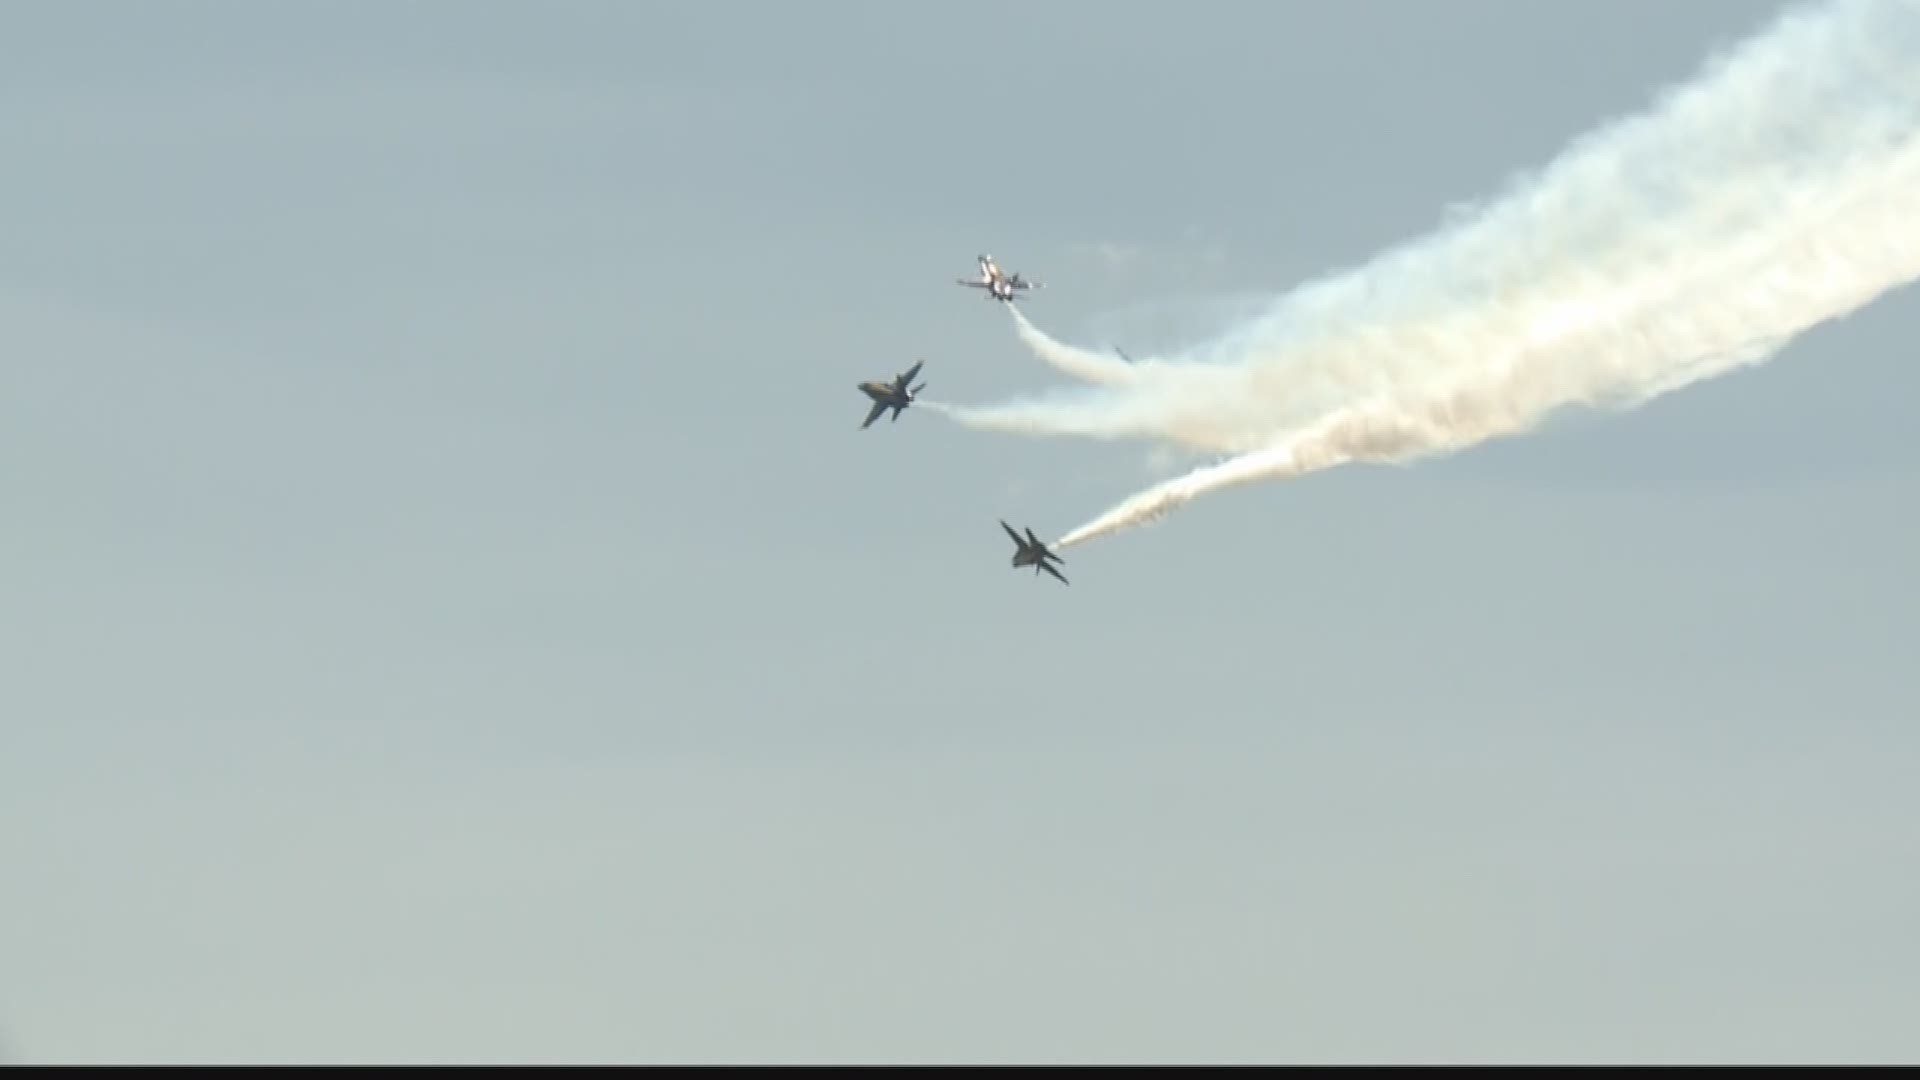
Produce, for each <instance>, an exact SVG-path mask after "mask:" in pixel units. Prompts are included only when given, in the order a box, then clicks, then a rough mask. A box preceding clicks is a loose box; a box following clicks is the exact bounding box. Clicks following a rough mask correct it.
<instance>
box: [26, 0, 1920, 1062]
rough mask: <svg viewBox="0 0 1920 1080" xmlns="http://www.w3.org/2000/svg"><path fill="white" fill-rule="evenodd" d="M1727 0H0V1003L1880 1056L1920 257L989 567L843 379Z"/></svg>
mask: <svg viewBox="0 0 1920 1080" xmlns="http://www.w3.org/2000/svg"><path fill="white" fill-rule="evenodd" d="M1770 11H1771V6H1770V5H1766V4H1761V3H1754V2H1712V3H1709V2H1705V0H1702V2H1697V3H1688V4H1671V3H1667V2H1665V0H1661V2H1658V3H1655V2H1650V0H1648V2H1635V3H1622V2H1618V0H1611V2H1608V3H1604V4H1603V3H1590V4H1585V5H1574V4H1538V3H1531V2H1524V0H1505V2H1498V3H1491V2H1482V0H1473V2H1468V0H1452V2H1449V3H1446V4H1422V3H1412V2H1393V3H1387V2H1374V3H1359V2H1355V3H1342V4H1332V3H1312V4H1310V3H1291V4H1272V3H1252V2H1249V3H1245V4H1223V3H1199V4H1192V3H1183V4H1176V5H1165V4H1153V5H1148V4H1141V5H1137V6H1133V7H1126V6H1122V5H1118V4H1111V3H1093V2H1063V0H1045V2H1040V0H1034V2H1028V3H1020V4H1012V3H986V4H973V3H969V4H939V5H933V4H905V3H898V2H888V3H880V2H874V3H867V4H846V3H827V2H814V3H808V4H805V5H801V4H794V5H790V6H771V5H767V6H762V5H759V4H745V5H743V4H725V3H708V4H702V5H672V6H669V5H665V4H642V3H621V2H615V0H603V2H597V3H587V2H553V3H537V4H536V3H521V4H503V3H478V2H473V3H469V2H453V0H445V2H437V3H430V2H422V3H407V4H395V3H390V2H384V0H383V2H378V3H376V2H372V0H366V2H357V3H356V2H347V0H331V2H326V3H318V2H309V3H276V4H260V3H255V2H251V0H247V2H239V0H235V2H231V3H203V2H190V0H175V2H172V3H167V4H144V3H131V2H128V3H84V2H75V3H65V4H53V3H0V14H3V15H4V23H5V25H6V26H7V27H8V32H7V34H6V35H5V37H4V39H0V160H3V161H4V162H5V174H4V180H0V239H3V240H4V252H5V254H4V257H0V495H3V496H4V502H5V507H6V514H5V526H4V528H0V557H3V558H4V568H5V569H4V570H3V571H0V655H4V656H5V657H6V664H5V669H4V677H0V718H3V719H4V723H3V724H0V858H4V865H5V867H6V877H5V888H4V891H3V892H0V915H4V918H0V1058H4V1059H9V1060H15V1061H37V1062H140V1061H202V1062H233V1061H266V1062H308V1061H311V1062H337V1061H342V1062H374V1061H399V1062H435V1061H441V1062H488V1061H492V1062H560V1061H578V1062H604V1061H630V1062H672V1061H697V1062H715V1061H736V1062H744V1061H772V1062H801V1061H838V1062H882V1061H903V1062H1010V1061H1060V1062H1096V1061H1122V1062H1159V1061H1201V1062H1209V1061H1270V1062H1306V1061H1479V1062H1495V1061H1523V1060H1535V1061H1568V1062H1587V1061H1616V1062H1617V1061H1625V1062H1649V1061H1706V1062H1712V1061H1755V1062H1774V1061H1846V1062H1853V1061H1905V1062H1912V1061H1915V1060H1917V1059H1920V1025H1916V1024H1915V1023H1914V1018H1915V1017H1916V1016H1920V933H1917V932H1916V929H1915V928H1916V921H1915V912H1916V911H1920V826H1917V825H1916V822H1920V785H1917V784H1916V783H1915V782H1914V777H1915V776H1916V775H1920V708H1916V697H1917V696H1920V695H1917V693H1916V687H1915V682H1914V670H1915V669H1914V661H1913V647H1914V642H1915V641H1916V640H1920V566H1917V564H1916V562H1915V556H1914V553H1915V551H1916V550H1920V546H1917V542H1920V507H1916V500H1915V495H1916V494H1920V490H1917V489H1916V485H1915V481H1914V479H1913V478H1914V476H1915V474H1916V469H1920V441H1916V439H1915V437H1914V435H1913V432H1914V431H1915V426H1914V420H1913V414H1914V408H1915V402H1916V401H1917V400H1920V374H1916V370H1920V369H1917V368H1916V365H1917V364H1920V351H1917V350H1916V345H1915V343H1916V341H1920V305H1917V304H1916V301H1915V298H1914V295H1913V294H1912V293H1911V292H1910V291H1903V292H1896V293H1894V294H1891V295H1889V296H1888V297H1886V298H1884V299H1882V300H1881V301H1880V302H1878V303H1877V304H1875V305H1873V306H1871V307H1869V308H1867V309H1866V310H1864V311H1863V312H1862V313H1860V314H1859V315H1857V316H1855V317H1853V318H1851V319H1848V320H1845V321H1843V322H1840V323H1838V324H1834V325H1830V326H1826V327H1823V328H1821V329H1819V330H1817V331H1816V332H1814V333H1812V334H1810V335H1809V336H1807V337H1806V338H1805V339H1803V340H1801V341H1800V342H1798V343H1796V344H1795V345H1793V346H1792V347H1791V348H1789V349H1788V350H1787V351H1786V352H1785V353H1784V354H1783V355H1782V356H1781V357H1779V358H1778V359H1777V360H1776V361H1774V362H1773V363H1771V364H1769V365H1767V366H1764V367H1761V368H1758V369H1754V370H1750V371H1746V372H1741V373H1738V374H1735V375H1732V376H1730V377H1727V378H1725V379H1723V380H1720V381H1717V382H1712V383H1708V384H1704V385H1701V386H1697V387H1693V388H1691V389H1688V390H1685V391H1683V392H1681V393H1678V394H1676V395H1673V396H1671V397H1668V398H1665V399H1662V400H1659V401H1656V402H1654V403H1653V404H1652V405H1650V406H1649V407H1647V408H1645V409H1643V410H1641V411H1639V412H1637V413H1633V414H1627V415H1594V414H1588V415H1583V416H1578V417H1574V418H1572V419H1570V420H1568V421H1567V422H1564V423H1558V424H1555V425H1553V426H1551V427H1550V428H1549V429H1547V430H1545V431H1541V432H1538V433H1535V434H1532V435H1529V436H1526V437H1522V438H1517V439H1513V440H1510V441H1506V442H1501V443H1498V444H1493V445H1488V446H1484V447H1481V448H1479V449H1476V450H1473V451H1471V452H1468V453H1464V454H1461V455H1459V456H1456V457H1453V458H1449V459H1445V460H1437V461H1430V462H1425V463H1421V464H1419V465H1416V466H1412V467H1407V468H1391V469H1389V468H1364V467H1354V468H1344V469H1336V470H1333V471H1330V472H1327V473H1323V474H1319V475H1316V476H1312V477H1309V478H1307V479H1305V480H1302V481H1299V482H1295V483H1291V484H1271V485H1256V486H1250V487H1245V488H1239V489H1235V490H1232V491H1229V492H1224V493H1221V494H1218V495H1215V496H1212V497H1209V498H1207V499H1205V500H1203V501H1201V502H1197V503H1195V504H1193V505H1192V506H1191V507H1189V508H1188V509H1186V510H1184V511H1183V512H1181V513H1180V514H1179V515H1177V516H1175V517H1173V518H1170V519H1169V520H1168V521H1167V522H1165V523H1164V524H1162V525H1160V526H1158V527H1155V528H1151V529H1146V530H1139V531H1135V532H1130V533H1125V534H1122V535H1119V536H1115V537H1110V538H1106V539H1102V540H1098V541H1095V542H1093V543H1090V544H1088V545H1086V546H1084V547H1080V548H1076V549H1074V550H1073V551H1072V552H1070V553H1069V558H1070V561H1069V563H1068V564H1067V566H1066V570H1067V572H1068V574H1069V576H1070V577H1071V578H1072V580H1073V584H1072V586H1071V587H1069V588H1062V587H1060V586H1059V585H1058V584H1057V583H1056V582H1053V581H1052V580H1050V579H1045V578H1042V579H1037V580H1036V579H1035V578H1034V577H1033V576H1032V575H1031V573H1030V572H1025V571H1023V572H1020V573H1017V574H1016V573H1014V572H1012V571H1011V570H1010V569H1009V567H1008V565H1007V560H1008V556H1009V555H1010V554H1011V553H1012V552H1011V545H1010V544H1008V543H1007V541H1006V538H1005V537H1004V536H1003V535H1002V534H1001V532H1000V528H999V526H998V525H997V524H995V519H996V518H1000V517H1005V518H1007V519H1008V520H1009V521H1012V522H1014V523H1016V524H1019V525H1032V526H1033V528H1034V529H1035V530H1036V531H1037V532H1039V533H1040V534H1041V535H1043V536H1057V535H1059V534H1060V533H1062V532H1063V531H1065V530H1066V529H1068V528H1071V527H1072V526H1074V525H1077V524H1080V523H1081V522H1083V521H1085V520H1086V519H1088V518H1090V517H1091V516H1093V515H1094V514H1095V513H1097V512H1098V511H1100V510H1102V509H1104V508H1106V507H1107V506H1108V505H1110V504H1111V503H1112V502H1114V501H1116V500H1117V499H1119V498H1121V497H1123V496H1125V495H1127V494H1128V493H1130V492H1132V491H1134V490H1136V489H1137V488H1139V487H1140V486H1142V485H1143V484H1144V483H1146V482H1148V481H1149V480H1150V479H1151V478H1153V477H1154V476H1156V475H1160V473H1159V472H1158V471H1157V470H1158V469H1159V468H1161V467H1162V466H1158V465H1156V464H1155V462H1154V460H1153V459H1152V456H1151V454H1150V448H1149V447H1147V446H1144V445H1140V444H1132V443H1082V442H1076V441H1071V440H1042V439H1022V438H1019V437H1015V436H1005V435H996V434H988V433H984V432H976V431H968V430H964V429H961V428H959V427H957V426H956V425H954V424H952V423H950V422H948V421H946V420H944V419H943V418H942V417H940V416H938V415H936V414H934V413H932V412H930V411H926V410H909V411H908V412H907V413H906V414H905V415H903V416H901V417H900V419H899V421H898V422H897V423H889V424H885V426H880V425H876V426H875V427H874V428H873V429H872V430H868V431H859V430H856V429H857V425H858V423H859V421H860V420H861V418H862V417H863V416H864V412H865V407H866V402H865V399H864V398H862V397H861V396H860V395H859V393H858V392H857V391H856V390H855V389H854V384H855V383H856V382H858V381H860V380H863V379H872V378H888V377H891V376H892V375H893V374H894V373H895V372H898V371H900V370H903V369H904V368H906V367H907V366H908V365H909V364H910V363H912V361H913V360H914V359H915V358H918V357H924V358H925V359H926V360H927V361H928V364H927V368H926V371H925V376H924V377H925V378H926V379H927V380H928V381H929V383H930V384H931V385H930V388H929V391H928V394H929V396H937V397H939V398H941V399H943V400H948V401H955V402H969V403H971V402H986V401H993V400H998V399H1000V398H1003V397H1005V396H1007V395H1010V394H1014V393H1018V392H1024V391H1027V390H1031V389H1034V388H1037V387H1042V386H1046V385H1050V384H1053V383H1055V382H1057V381H1058V379H1057V377H1056V376H1055V375H1054V374H1053V373H1052V372H1051V371H1049V370H1047V369H1046V368H1045V367H1044V366H1043V365H1041V364H1040V363H1039V362H1038V361H1037V360H1035V359H1034V358H1033V357H1032V356H1031V355H1030V354H1029V353H1028V352H1027V351H1026V350H1025V349H1024V348H1023V347H1022V346H1021V345H1020V344H1019V342H1018V341H1017V340H1016V338H1015V336H1014V333H1013V330H1012V327H1011V325H1010V323H1009V321H1008V319H1007V316H1006V313H1005V312H1004V311H1003V310H1001V309H1000V308H999V307H997V306H995V305H990V304H985V303H982V302H981V300H980V299H979V296H978V294H977V293H973V292H970V291H967V290H962V289H960V288H958V287H956V286H955V285H954V284H953V280H954V279H955V278H956V277H959V276H962V275H965V274H967V273H968V272H969V271H970V269H971V266H972V258H973V256H974V255H975V254H976V253H978V252H981V251H990V252H992V253H994V254H995V255H997V256H999V257H1000V258H1001V260H1002V262H1003V263H1004V264H1005V265H1006V266H1008V267H1010V268H1014V269H1019V270H1023V271H1025V272H1027V273H1028V274H1029V275H1031V276H1035V277H1038V278H1040V279H1042V280H1044V281H1046V282H1047V284H1048V288H1047V290H1046V291H1045V292H1044V293H1041V294H1038V295H1037V296H1036V297H1035V298H1034V300H1033V303H1032V304H1031V306H1030V308H1029V313H1030V314H1031V316H1032V317H1033V319H1034V320H1035V322H1036V323H1037V324H1038V325H1040V326H1041V327H1043V328H1045V329H1047V330H1048V331H1049V332H1050V333H1053V334H1055V335H1056V336H1058V337H1060V338H1062V339H1063V340H1067V341H1073V342H1077V343H1081V344H1086V345H1090V346H1092V347H1095V348H1105V347H1106V346H1107V345H1109V344H1113V343H1120V344H1122V345H1123V346H1127V347H1130V348H1133V349H1137V350H1140V351H1146V350H1148V349H1151V348H1157V347H1161V346H1163V345H1165V344H1167V343H1169V342H1174V341H1179V340H1186V339H1189V338H1191V337H1192V336H1193V335H1195V334H1197V333H1205V332H1208V331H1212V330H1218V329H1222V328H1224V326H1225V325H1226V324H1225V322H1224V320H1225V319H1227V318H1229V317H1230V315H1231V313H1232V312H1234V311H1236V310H1241V309H1243V308H1244V306H1245V304H1246V302H1247V300H1248V299H1249V298H1255V299H1257V298H1260V297H1264V296H1272V295H1277V294H1279V293H1280V292H1283V291H1284V290H1286V289H1287V288H1288V287H1290V286H1291V285H1293V284H1295V283H1297V282H1299V281H1300V280H1302V279H1305V278H1310V277H1314V276H1317V275H1320V274H1323V273H1326V272H1329V271H1332V270H1336V269H1340V268H1344V267H1347V266H1351V265H1353V264H1355V263H1358V262H1360V261H1362V260H1364V259H1366V258H1368V257H1370V256H1371V255H1373V254H1374V253H1376V252H1378V251H1379V250H1381V249H1383V248H1385V247H1388V246H1390V245H1392V244H1394V243H1396V242H1398V241H1401V240H1403V239H1407V238H1410V237H1414V236H1417V235H1419V234H1420V233H1422V232H1425V231H1426V230H1428V229H1430V228H1432V227H1433V226H1435V225H1436V224H1437V223H1438V222H1440V221H1441V220H1442V218H1443V217H1444V216H1445V215H1446V214H1447V212H1448V210H1449V207H1452V206H1455V205H1457V204H1460V203H1463V202H1469V201H1473V200H1477V199H1481V198H1484V197H1486V196H1487V195H1489V194H1491V193H1492V192H1494V191H1495V190H1497V189H1498V188H1499V187H1500V186H1501V185H1502V183H1503V182H1504V181H1505V180H1506V179H1507V178H1508V177H1509V176H1511V175H1512V174H1513V173H1514V172H1516V171H1517V170H1521V169H1525V168H1529V167H1532V166H1535V165H1538V164H1541V163H1543V162H1545V161H1546V160H1547V159H1548V158H1549V157H1550V156H1551V155H1552V154H1554V153H1555V152H1556V151H1557V150H1558V149H1559V148H1560V147H1561V146H1562V145H1563V144H1564V143H1566V142H1567V141H1568V140H1569V139H1571V138H1572V137H1574V136H1576V135H1578V134H1579V133H1581V132H1582V131H1584V130H1585V129H1587V128H1589V127H1590V126H1592V125H1594V124H1595V123H1597V122H1600V121H1602V120H1604V119H1606V118H1609V117H1612V116H1615V115H1618V114H1621V113H1623V112H1627V111H1632V110H1637V109H1639V108H1641V107H1642V106H1643V105H1645V104H1646V103H1647V102H1648V101H1649V100H1650V98H1651V96H1652V95H1653V93H1654V92H1655V91H1656V90H1657V89H1658V88H1660V87H1662V86H1665V85H1668V84H1671V83H1673V82H1676V81H1679V80H1682V79H1684V78H1686V77H1687V76H1689V75H1690V74H1691V73H1692V72H1693V71H1694V69H1695V67H1696V65H1697V64H1698V63H1699V62H1700V60H1701V59H1702V58H1703V57H1704V56H1705V55H1706V54H1707V52H1708V51H1709V50H1711V49H1712V48H1713V47H1715V46H1717V45H1722V44H1727V43H1730V42H1732V41H1734V40H1736V39H1737V38H1739V37H1741V36H1744V35H1745V34H1746V33H1748V32H1749V31H1751V30H1753V29H1755V28H1756V27H1758V26H1759V25H1761V24H1762V23H1764V22H1765V21H1766V19H1767V18H1768V17H1769V14H1770Z"/></svg>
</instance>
